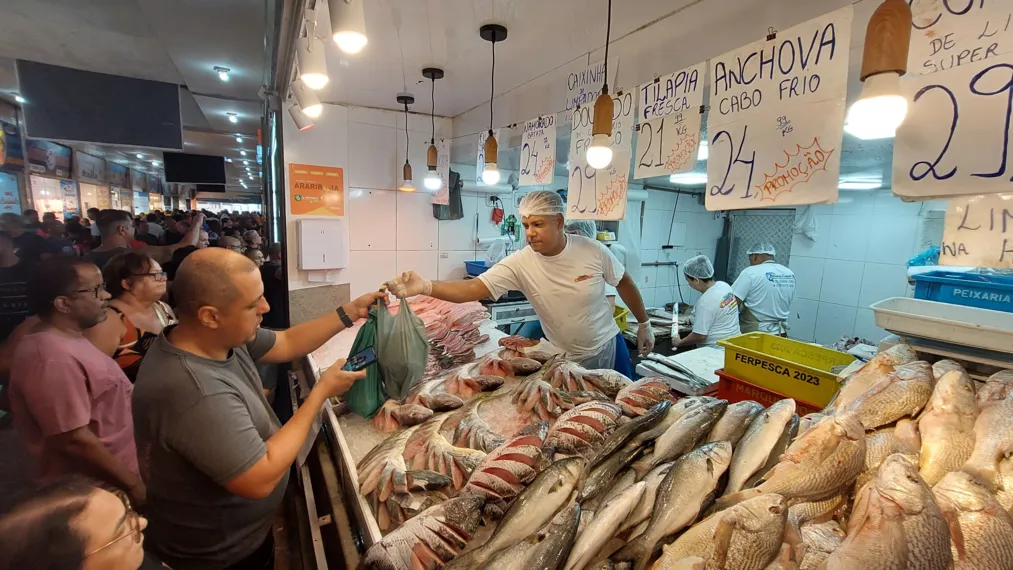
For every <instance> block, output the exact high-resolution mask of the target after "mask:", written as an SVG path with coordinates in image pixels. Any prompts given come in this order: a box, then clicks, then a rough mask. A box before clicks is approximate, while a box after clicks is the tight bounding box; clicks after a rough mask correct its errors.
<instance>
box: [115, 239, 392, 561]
mask: <svg viewBox="0 0 1013 570" xmlns="http://www.w3.org/2000/svg"><path fill="white" fill-rule="evenodd" d="M173 296H174V298H175V299H176V301H177V303H178V309H177V315H178V316H179V324H178V325H177V326H175V327H171V328H168V329H166V330H165V331H163V334H162V336H160V337H159V338H158V339H157V340H156V341H155V343H153V344H152V346H151V347H150V348H149V349H148V352H147V354H146V355H145V357H144V360H143V362H142V364H141V368H140V371H139V372H138V376H137V383H136V385H135V387H134V394H133V415H134V429H135V432H136V434H135V439H136V441H137V450H138V462H139V463H140V468H141V475H142V477H143V478H144V480H145V483H146V485H147V488H148V506H149V512H148V513H147V517H148V520H149V527H148V530H147V532H146V535H147V536H148V538H149V543H148V545H149V546H151V547H152V549H153V550H154V551H155V552H156V553H158V554H159V555H160V556H162V557H163V558H164V559H165V561H166V562H167V563H168V564H169V565H170V566H172V567H173V568H174V569H176V570H188V569H195V570H202V569H205V568H207V569H212V568H216V569H217V568H225V567H227V566H230V565H234V564H237V563H240V562H251V561H252V560H251V559H252V558H253V557H257V556H259V557H264V556H269V554H270V553H269V552H267V553H266V554H265V552H264V550H265V549H264V548H261V547H262V546H264V545H265V541H266V540H267V539H268V534H269V532H270V530H271V523H272V521H273V519H274V516H275V514H276V512H277V510H278V506H279V505H280V504H281V500H282V497H283V496H284V494H285V489H286V486H287V483H288V473H289V470H290V467H291V466H292V463H293V462H294V461H295V458H296V454H297V453H298V451H299V449H300V447H301V446H302V444H303V441H304V440H305V439H306V436H307V434H308V433H309V430H310V427H311V425H312V423H313V420H314V419H315V418H316V416H317V414H318V413H319V411H320V408H321V407H322V406H323V403H324V401H325V400H326V399H327V398H328V397H330V396H334V395H339V394H342V393H344V392H345V391H347V390H348V388H349V387H351V385H352V383H353V382H354V381H355V380H356V379H358V378H361V377H363V376H364V375H365V372H358V373H354V372H343V371H341V364H342V363H340V362H339V363H336V364H335V365H334V366H332V367H331V368H329V369H328V371H327V372H326V373H325V374H324V375H323V376H321V378H320V380H319V382H317V384H316V386H314V388H313V390H312V391H311V392H310V394H309V396H308V397H307V398H306V400H305V401H304V402H303V403H302V405H301V406H300V408H299V411H298V412H297V413H296V414H295V415H294V416H293V417H292V419H291V420H289V421H288V422H287V423H286V424H285V425H284V426H282V425H280V423H279V421H278V418H277V417H276V416H275V415H274V413H273V412H272V411H271V409H270V406H269V405H268V403H267V400H266V399H265V398H264V392H263V386H262V385H261V381H260V377H259V375H258V374H257V367H256V363H257V362H260V363H280V362H289V361H292V360H295V359H298V358H301V357H303V356H305V355H306V354H308V353H309V352H311V351H313V350H316V349H317V348H318V347H319V346H320V345H322V344H323V343H324V342H325V341H326V340H327V339H329V338H330V337H332V336H334V335H335V334H337V333H338V332H339V331H341V330H343V329H344V328H345V325H344V323H343V322H342V321H343V319H342V314H345V315H347V316H345V317H344V320H347V321H349V322H350V321H351V319H359V318H363V317H365V316H366V314H367V313H368V311H369V306H370V305H371V304H373V303H374V302H375V301H376V300H377V299H381V298H384V297H385V294H383V293H372V294H368V295H365V296H363V297H360V298H359V299H356V300H354V301H352V302H351V303H348V304H346V305H344V306H343V307H341V308H340V309H339V313H331V314H329V315H327V316H324V317H321V318H319V319H316V320H314V321H310V322H308V323H304V324H302V325H299V326H296V327H293V328H291V329H288V330H286V331H279V332H273V331H270V330H266V329H261V328H259V327H260V321H261V317H262V316H263V314H264V313H266V312H267V311H268V310H269V307H268V305H267V302H266V301H265V300H264V286H263V283H262V282H261V279H260V273H259V271H258V270H257V267H256V265H254V264H253V262H251V261H250V260H248V259H247V258H245V257H243V256H242V255H239V254H237V253H235V252H232V251H229V250H226V249H222V248H209V249H205V250H201V251H198V252H195V253H193V254H191V255H190V256H189V257H187V259H186V261H184V262H183V264H182V265H181V266H180V268H179V271H178V273H177V275H176V281H175V282H174V283H173ZM267 550H268V551H269V549H267ZM267 567H270V566H267Z"/></svg>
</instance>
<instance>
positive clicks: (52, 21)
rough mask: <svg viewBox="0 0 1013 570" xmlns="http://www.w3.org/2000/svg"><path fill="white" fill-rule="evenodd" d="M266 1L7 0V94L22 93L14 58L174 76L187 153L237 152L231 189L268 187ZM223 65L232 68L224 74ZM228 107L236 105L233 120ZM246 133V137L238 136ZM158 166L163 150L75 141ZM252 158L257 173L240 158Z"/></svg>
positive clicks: (127, 161)
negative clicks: (262, 141)
mask: <svg viewBox="0 0 1013 570" xmlns="http://www.w3.org/2000/svg"><path fill="white" fill-rule="evenodd" d="M265 6H266V2H265V0H0V15H2V16H0V93H3V94H6V95H0V98H4V99H6V100H8V101H9V102H13V97H12V96H11V95H10V94H11V93H14V92H16V91H17V77H16V74H15V71H14V60H16V59H27V60H32V61H39V62H43V63H49V64H53V65H62V66H66V67H73V68H77V69H84V70H88V71H96V72H101V73H111V74H116V75H124V76H128V77H135V78H139V79H151V80H156V81H164V82H168V83H175V84H178V85H180V86H181V88H180V105H181V112H182V116H183V129H184V133H183V134H184V136H183V139H184V143H185V148H184V152H194V153H199V154H210V155H216V156H224V157H228V158H230V159H231V160H232V162H231V163H229V164H228V165H227V168H226V171H227V180H228V184H229V190H230V191H243V190H244V189H243V188H242V187H241V186H240V184H239V182H240V180H245V181H246V182H247V186H248V191H250V192H260V191H261V182H260V177H259V174H258V169H257V168H256V164H255V155H256V144H257V129H258V128H260V121H261V108H262V103H261V101H260V98H259V95H258V94H259V90H260V87H261V85H263V83H264V81H265V77H266V71H267V69H266V67H267V63H266V62H267V58H266V55H265V48H264V46H265V35H266V24H265V13H266V8H265ZM215 66H222V67H227V68H229V69H230V70H231V72H230V74H229V79H230V80H229V81H228V82H227V83H226V82H223V81H221V80H220V79H219V78H218V75H217V74H216V73H215V71H214V67H215ZM226 113H236V114H237V117H238V119H239V122H238V123H236V124H233V123H230V122H229V121H228V117H227V115H226ZM237 135H238V136H239V137H240V139H241V142H237V140H236V136H237ZM74 146H75V147H76V148H78V149H79V150H82V151H83V152H88V153H89V154H94V155H98V156H102V157H104V158H106V159H108V160H112V161H114V162H118V163H120V164H124V165H128V166H131V167H133V168H141V167H143V169H145V170H146V171H152V170H153V169H154V167H152V165H151V161H153V160H154V161H157V162H158V163H159V164H161V162H162V157H161V153H160V152H152V151H150V150H148V149H133V148H127V147H113V146H110V145H74ZM241 150H245V151H246V152H247V157H246V158H247V159H248V160H251V161H252V162H251V166H252V167H253V169H252V171H253V174H254V179H253V180H251V179H249V177H248V175H247V173H246V169H245V167H243V166H242V163H241V162H240V161H241V160H242V159H243V157H241V156H240V151H241ZM137 153H141V154H143V155H144V159H143V160H138V159H137V158H136V154H137Z"/></svg>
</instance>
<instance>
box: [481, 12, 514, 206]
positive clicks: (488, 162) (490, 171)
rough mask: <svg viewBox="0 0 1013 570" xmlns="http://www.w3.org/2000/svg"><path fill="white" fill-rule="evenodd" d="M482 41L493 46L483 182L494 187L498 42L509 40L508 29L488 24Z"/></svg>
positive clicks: (497, 151) (496, 146) (496, 182)
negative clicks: (494, 106) (493, 126)
mask: <svg viewBox="0 0 1013 570" xmlns="http://www.w3.org/2000/svg"><path fill="white" fill-rule="evenodd" d="M478 33H479V35H481V36H482V39H483V40H485V41H487V42H489V43H491V44H492V67H491V72H490V81H489V136H488V138H486V139H485V168H484V169H483V170H482V182H484V183H486V184H488V185H489V186H492V185H493V184H498V183H499V178H500V175H499V168H498V167H497V166H496V163H497V160H498V158H499V143H497V142H496V135H495V134H494V133H493V131H492V124H493V112H492V104H493V101H494V100H495V99H496V42H501V41H503V40H505V39H506V38H507V29H506V28H505V27H503V26H500V25H498V24H486V25H484V26H482V27H481V28H480V29H479V32H478Z"/></svg>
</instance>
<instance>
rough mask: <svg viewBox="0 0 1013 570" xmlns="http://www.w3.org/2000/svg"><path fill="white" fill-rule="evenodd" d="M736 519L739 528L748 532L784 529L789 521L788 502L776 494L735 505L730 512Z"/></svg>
mask: <svg viewBox="0 0 1013 570" xmlns="http://www.w3.org/2000/svg"><path fill="white" fill-rule="evenodd" d="M728 512H729V513H730V514H733V516H734V517H735V518H736V522H737V526H738V527H739V528H741V529H743V530H746V531H748V532H763V531H770V530H776V529H777V528H778V525H780V528H781V529H783V528H784V525H785V523H786V522H787V521H788V500H787V499H785V498H784V497H783V496H781V495H778V494H776V493H767V494H765V495H760V496H759V497H753V498H752V499H748V500H746V501H743V502H741V503H739V504H738V505H735V506H734V507H732V508H731V509H729V511H728Z"/></svg>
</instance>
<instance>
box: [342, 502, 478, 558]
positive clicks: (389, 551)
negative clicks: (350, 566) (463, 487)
mask: <svg viewBox="0 0 1013 570" xmlns="http://www.w3.org/2000/svg"><path fill="white" fill-rule="evenodd" d="M484 503H485V499H483V498H482V497H479V496H475V495H468V496H464V497H457V498H454V499H448V500H446V501H444V502H442V503H440V504H438V505H434V506H432V507H430V508H428V509H426V510H425V511H423V512H421V513H419V514H418V516H416V517H415V518H413V519H411V520H409V521H407V522H405V523H404V524H403V525H401V526H400V527H399V528H397V529H396V530H394V531H392V532H390V533H389V534H387V536H385V537H383V538H382V539H381V540H380V541H379V542H377V543H375V544H373V546H371V547H369V550H367V551H366V555H365V556H364V557H363V558H362V561H361V562H360V563H359V567H360V568H363V569H374V568H375V569H377V570H415V569H418V568H439V567H440V566H442V565H443V564H446V563H447V562H448V561H450V560H453V559H454V558H455V557H456V556H458V555H459V554H460V553H461V551H463V550H464V548H465V547H466V546H467V544H468V541H470V540H471V538H472V536H474V534H475V531H476V530H477V529H478V523H479V521H480V520H481V518H482V517H481V514H482V505H483V504H484Z"/></svg>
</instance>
